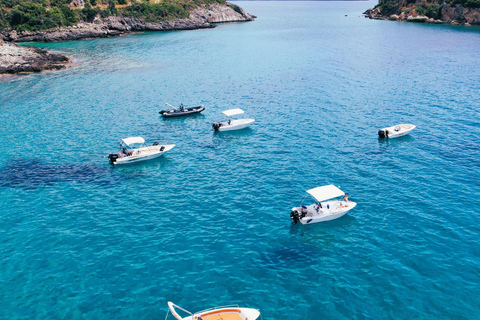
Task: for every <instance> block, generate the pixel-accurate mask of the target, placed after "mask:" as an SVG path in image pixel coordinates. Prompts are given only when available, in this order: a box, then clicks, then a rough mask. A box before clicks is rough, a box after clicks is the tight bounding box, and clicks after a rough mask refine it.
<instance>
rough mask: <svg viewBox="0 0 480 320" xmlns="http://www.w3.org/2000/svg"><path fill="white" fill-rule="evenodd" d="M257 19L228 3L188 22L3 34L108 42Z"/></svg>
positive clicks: (127, 21) (115, 23) (107, 22)
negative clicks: (139, 33) (130, 35)
mask: <svg viewBox="0 0 480 320" xmlns="http://www.w3.org/2000/svg"><path fill="white" fill-rule="evenodd" d="M254 18H255V16H252V15H250V14H248V13H247V12H245V10H243V9H242V8H240V7H239V6H237V5H234V4H231V3H226V5H221V4H207V5H202V6H199V7H198V8H196V9H194V10H192V12H191V13H190V16H189V17H188V18H187V19H173V20H168V21H162V22H146V21H144V20H141V19H138V18H133V17H115V16H111V17H106V18H100V17H96V18H95V19H94V20H93V22H92V23H87V22H82V23H79V24H78V25H76V26H73V27H66V28H57V29H52V30H47V31H33V32H32V31H23V32H17V31H15V30H4V31H1V32H0V35H1V36H2V37H3V40H5V41H14V42H27V41H28V42H29V41H40V42H53V41H67V40H78V39H89V38H105V37H111V36H118V35H121V34H124V33H129V32H134V31H170V30H192V29H200V28H214V27H215V23H220V22H235V21H252V20H253V19H254Z"/></svg>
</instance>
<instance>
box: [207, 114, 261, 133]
mask: <svg viewBox="0 0 480 320" xmlns="http://www.w3.org/2000/svg"><path fill="white" fill-rule="evenodd" d="M222 113H223V114H224V115H226V116H227V117H231V116H235V115H238V114H243V113H245V111H243V110H242V109H239V108H237V109H230V110H226V111H223V112H222ZM253 122H255V119H236V120H232V119H228V121H225V122H215V123H214V124H213V125H212V128H213V129H214V130H215V131H232V130H240V129H244V128H247V127H248V126H249V125H250V124H252V123H253Z"/></svg>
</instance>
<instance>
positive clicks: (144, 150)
mask: <svg viewBox="0 0 480 320" xmlns="http://www.w3.org/2000/svg"><path fill="white" fill-rule="evenodd" d="M119 143H120V151H118V152H117V153H111V154H109V155H108V159H109V160H110V163H111V164H127V163H133V162H139V161H145V160H151V159H155V158H158V157H160V156H161V155H163V154H164V153H165V152H167V151H169V150H171V149H172V148H173V147H175V145H174V144H163V145H160V144H158V142H155V143H153V145H151V146H147V145H145V139H143V138H142V137H129V138H125V139H122V140H120V141H119Z"/></svg>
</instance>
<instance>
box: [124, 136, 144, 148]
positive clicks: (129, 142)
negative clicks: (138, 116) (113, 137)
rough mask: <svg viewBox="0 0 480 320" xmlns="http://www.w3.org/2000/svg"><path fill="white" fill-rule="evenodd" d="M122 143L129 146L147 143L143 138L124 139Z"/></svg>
mask: <svg viewBox="0 0 480 320" xmlns="http://www.w3.org/2000/svg"><path fill="white" fill-rule="evenodd" d="M122 141H123V143H125V144H126V145H127V146H129V145H132V144H135V143H145V139H143V138H142V137H129V138H125V139H122Z"/></svg>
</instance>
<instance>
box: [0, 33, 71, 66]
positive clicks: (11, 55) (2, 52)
mask: <svg viewBox="0 0 480 320" xmlns="http://www.w3.org/2000/svg"><path fill="white" fill-rule="evenodd" d="M68 63H69V59H68V57H66V56H64V55H61V54H56V53H50V52H47V50H43V49H39V48H31V47H20V46H18V45H16V44H14V43H8V42H4V41H3V40H2V39H0V74H5V73H7V74H8V73H9V74H14V73H21V72H40V71H44V70H58V69H63V68H65V67H67V66H68Z"/></svg>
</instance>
